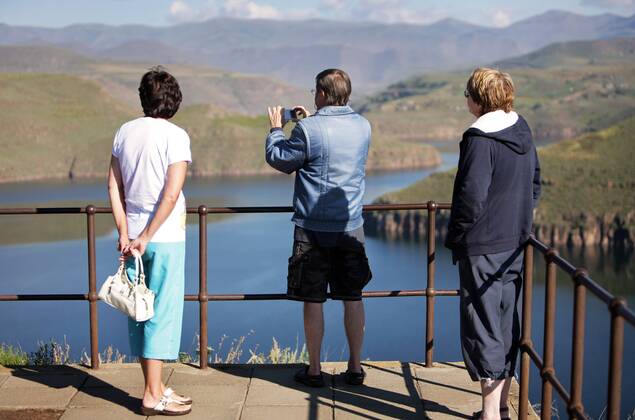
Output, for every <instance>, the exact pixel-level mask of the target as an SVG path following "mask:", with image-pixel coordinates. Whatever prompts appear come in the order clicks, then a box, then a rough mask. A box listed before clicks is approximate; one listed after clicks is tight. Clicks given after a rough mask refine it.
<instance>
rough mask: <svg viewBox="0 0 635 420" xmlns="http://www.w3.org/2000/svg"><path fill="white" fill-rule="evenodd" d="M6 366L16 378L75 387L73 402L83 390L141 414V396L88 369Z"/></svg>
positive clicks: (60, 387)
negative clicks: (136, 395) (135, 395)
mask: <svg viewBox="0 0 635 420" xmlns="http://www.w3.org/2000/svg"><path fill="white" fill-rule="evenodd" d="M6 367H7V368H9V369H11V370H12V376H13V377H16V378H20V379H23V380H28V381H31V382H34V383H37V384H40V385H45V386H47V387H49V388H54V389H64V388H68V387H72V388H75V389H76V391H77V393H75V394H74V395H73V397H71V400H70V401H71V402H72V401H73V399H75V398H76V397H77V396H78V395H79V394H78V393H79V392H82V393H84V394H86V395H88V396H90V397H94V398H98V399H102V400H104V401H106V402H109V403H112V404H115V405H118V406H121V407H124V408H126V409H128V410H130V411H132V412H134V413H137V414H140V407H141V399H140V398H137V397H134V396H132V395H130V394H129V393H128V392H126V391H124V390H122V389H120V388H118V387H116V386H114V385H112V384H110V383H108V382H105V381H103V380H102V379H100V378H98V377H96V376H94V375H91V374H90V373H88V372H87V371H86V370H82V369H78V368H76V367H73V366H68V365H63V366H42V367H39V366H6ZM139 374H141V372H139Z"/></svg>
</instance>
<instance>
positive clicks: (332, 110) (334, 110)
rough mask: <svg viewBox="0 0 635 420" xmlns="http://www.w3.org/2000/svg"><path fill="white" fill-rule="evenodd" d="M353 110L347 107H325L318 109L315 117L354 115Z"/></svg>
mask: <svg viewBox="0 0 635 420" xmlns="http://www.w3.org/2000/svg"><path fill="white" fill-rule="evenodd" d="M354 113H355V111H353V108H351V107H350V106H348V105H345V106H325V107H323V108H320V109H319V110H318V111H317V112H316V113H315V115H346V114H354Z"/></svg>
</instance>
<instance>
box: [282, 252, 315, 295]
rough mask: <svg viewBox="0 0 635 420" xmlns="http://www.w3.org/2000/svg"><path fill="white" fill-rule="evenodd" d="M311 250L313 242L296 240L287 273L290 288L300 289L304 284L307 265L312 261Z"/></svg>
mask: <svg viewBox="0 0 635 420" xmlns="http://www.w3.org/2000/svg"><path fill="white" fill-rule="evenodd" d="M310 251H311V244H309V243H306V242H294V244H293V254H292V255H291V257H290V258H289V270H288V274H287V285H288V287H289V288H290V289H299V288H300V287H301V286H302V275H303V273H304V271H306V265H307V264H309V262H310V255H309V252H310Z"/></svg>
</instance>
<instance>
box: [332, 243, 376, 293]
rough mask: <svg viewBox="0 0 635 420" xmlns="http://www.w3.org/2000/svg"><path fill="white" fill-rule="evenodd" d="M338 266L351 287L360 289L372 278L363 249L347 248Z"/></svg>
mask: <svg viewBox="0 0 635 420" xmlns="http://www.w3.org/2000/svg"><path fill="white" fill-rule="evenodd" d="M341 261H342V266H341V268H340V270H341V272H340V275H342V276H343V277H344V278H347V279H348V281H349V282H350V286H352V288H353V289H358V290H361V289H363V288H364V286H366V285H367V284H368V282H370V279H372V278H373V273H372V272H371V270H370V265H369V264H368V258H367V257H366V252H364V249H363V248H362V249H355V250H347V251H346V252H345V253H344V255H343V256H342V260H341Z"/></svg>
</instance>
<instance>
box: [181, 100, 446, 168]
mask: <svg viewBox="0 0 635 420" xmlns="http://www.w3.org/2000/svg"><path fill="white" fill-rule="evenodd" d="M206 116H207V117H206ZM174 122H175V123H176V124H179V125H181V126H182V127H184V128H185V129H186V130H187V131H188V133H190V136H191V137H192V153H193V155H194V157H195V161H194V163H193V164H192V172H193V173H194V174H195V175H217V174H221V173H222V174H234V175H236V174H259V173H273V172H275V171H274V170H273V169H271V168H269V166H268V165H267V164H266V162H265V161H264V138H265V136H266V133H267V132H268V130H269V121H268V119H267V118H266V117H264V116H261V117H249V116H241V115H229V116H214V113H213V111H210V110H209V109H208V107H206V106H202V105H201V106H192V107H188V108H187V109H185V110H183V111H182V112H179V114H177V115H176V117H175V118H174ZM285 131H286V132H287V133H289V132H290V131H291V126H289V127H287V128H286V129H285ZM439 161H440V157H439V154H438V153H437V151H436V150H435V149H434V148H432V147H430V146H426V145H420V144H415V145H412V144H409V143H406V142H403V141H401V140H399V139H394V138H391V137H387V136H373V140H372V145H371V148H370V151H369V160H368V165H367V167H368V169H370V170H373V169H405V168H420V167H422V166H431V165H436V164H438V163H439Z"/></svg>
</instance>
